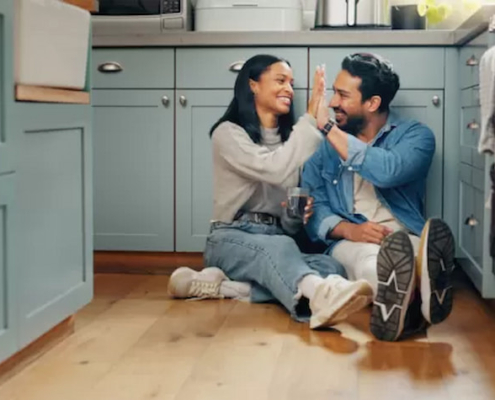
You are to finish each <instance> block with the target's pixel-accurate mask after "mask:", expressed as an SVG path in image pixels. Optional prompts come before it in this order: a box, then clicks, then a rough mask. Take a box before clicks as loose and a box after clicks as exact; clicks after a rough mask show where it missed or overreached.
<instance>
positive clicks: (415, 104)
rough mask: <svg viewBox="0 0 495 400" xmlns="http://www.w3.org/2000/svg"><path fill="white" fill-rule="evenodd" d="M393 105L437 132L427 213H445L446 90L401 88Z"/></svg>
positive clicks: (429, 182)
mask: <svg viewBox="0 0 495 400" xmlns="http://www.w3.org/2000/svg"><path fill="white" fill-rule="evenodd" d="M391 109H392V110H393V111H395V112H397V113H398V115H400V116H401V117H403V118H412V119H415V120H417V121H420V122H422V123H424V124H425V125H427V126H428V127H429V128H430V129H431V130H432V131H433V134H434V136H435V143H436V147H435V154H434V156H433V161H432V165H431V167H430V171H429V173H428V178H427V183H426V199H425V217H427V218H430V217H442V215H443V198H442V190H441V185H442V179H443V178H442V176H443V174H442V170H443V140H444V139H443V132H444V130H443V90H399V91H398V92H397V95H396V97H395V99H394V100H393V102H392V104H391Z"/></svg>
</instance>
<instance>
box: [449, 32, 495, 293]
mask: <svg viewBox="0 0 495 400" xmlns="http://www.w3.org/2000/svg"><path fill="white" fill-rule="evenodd" d="M493 45H495V33H493V32H492V33H489V32H488V31H487V32H485V33H483V34H481V35H479V36H478V37H476V38H474V39H473V40H472V41H471V42H469V43H467V44H466V45H465V46H464V47H462V48H461V49H460V50H459V53H458V71H459V75H460V79H459V83H458V97H459V108H458V109H459V112H458V119H457V120H458V124H459V127H458V131H459V135H458V140H457V142H456V143H457V147H458V149H459V150H458V154H459V161H460V163H459V167H458V186H457V190H458V193H457V195H458V196H459V206H458V210H457V212H458V220H457V223H458V232H459V238H458V247H459V250H458V253H459V254H458V262H459V264H460V265H461V266H462V268H463V269H464V271H465V272H466V274H467V276H468V277H469V279H470V280H471V281H472V282H473V284H474V286H475V287H476V288H477V289H478V290H479V292H480V293H481V295H482V296H483V297H486V298H495V274H494V263H493V259H492V258H491V256H490V252H489V235H490V219H491V210H490V208H489V207H487V203H489V200H490V193H491V180H490V167H491V165H492V163H493V156H490V155H485V154H480V153H479V152H478V143H479V139H480V127H481V115H480V99H479V84H480V81H479V60H480V59H481V57H482V55H483V53H484V52H485V51H486V50H487V49H488V48H489V47H490V46H493Z"/></svg>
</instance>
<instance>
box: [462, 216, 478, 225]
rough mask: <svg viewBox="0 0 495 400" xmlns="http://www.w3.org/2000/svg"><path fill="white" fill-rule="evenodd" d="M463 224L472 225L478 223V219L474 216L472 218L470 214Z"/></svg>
mask: <svg viewBox="0 0 495 400" xmlns="http://www.w3.org/2000/svg"><path fill="white" fill-rule="evenodd" d="M464 225H468V226H471V227H474V226H476V225H478V220H477V219H476V218H474V216H472V215H471V216H470V217H467V218H466V221H464Z"/></svg>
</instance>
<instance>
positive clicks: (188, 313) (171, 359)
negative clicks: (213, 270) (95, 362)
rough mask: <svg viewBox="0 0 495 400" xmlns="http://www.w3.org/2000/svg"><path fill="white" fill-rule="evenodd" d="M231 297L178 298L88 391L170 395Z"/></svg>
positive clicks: (141, 398) (95, 397)
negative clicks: (198, 299) (197, 299)
mask: <svg viewBox="0 0 495 400" xmlns="http://www.w3.org/2000/svg"><path fill="white" fill-rule="evenodd" d="M233 306H234V302H233V301H228V300H227V301H211V302H207V301H205V302H187V301H177V302H175V303H174V304H173V305H172V306H171V307H170V308H169V309H168V310H167V313H166V314H165V315H163V316H162V317H161V318H160V319H159V320H158V321H157V322H156V323H155V324H154V325H153V326H152V327H151V328H150V329H149V330H148V331H147V332H146V333H145V334H144V335H143V336H142V337H141V339H140V340H139V341H138V342H137V343H136V344H135V345H134V346H133V347H132V348H131V349H130V351H129V352H128V353H127V354H126V355H125V357H123V358H122V359H121V360H120V362H119V363H118V364H117V365H115V366H114V368H112V370H111V371H110V372H109V373H108V374H107V375H106V376H105V377H104V378H103V379H101V380H100V382H98V384H97V385H96V386H95V387H94V389H92V390H91V391H90V393H89V396H88V398H90V399H92V400H108V399H119V400H145V399H150V398H157V399H160V400H169V399H170V400H172V399H174V398H175V396H176V394H177V392H178V391H179V389H180V388H181V387H182V385H183V384H184V382H185V381H186V379H187V378H188V377H189V375H190V374H191V371H192V370H193V368H194V366H195V365H196V363H197V362H198V360H199V359H200V357H201V355H202V354H203V353H204V352H205V350H206V349H207V348H208V346H209V345H210V343H211V342H212V340H213V338H215V335H216V334H217V332H218V330H219V329H220V327H221V326H222V325H223V323H224V321H225V319H226V318H227V316H228V314H229V312H230V311H231V310H232V308H233Z"/></svg>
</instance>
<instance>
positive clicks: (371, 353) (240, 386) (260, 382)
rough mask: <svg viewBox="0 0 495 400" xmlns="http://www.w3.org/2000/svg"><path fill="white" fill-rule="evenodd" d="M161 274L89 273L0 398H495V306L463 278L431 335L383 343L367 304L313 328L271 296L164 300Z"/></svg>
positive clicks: (372, 399) (459, 399)
mask: <svg viewBox="0 0 495 400" xmlns="http://www.w3.org/2000/svg"><path fill="white" fill-rule="evenodd" d="M167 280H168V277H167V276H153V275H119V274H99V275H96V279H95V291H96V296H95V298H94V301H93V302H92V303H91V304H90V305H88V306H87V307H86V308H84V309H83V310H82V311H81V312H80V313H79V314H78V315H77V316H76V322H75V323H76V331H75V333H74V334H73V335H72V336H70V337H69V338H67V339H65V340H64V341H63V342H62V343H60V344H58V345H57V346H56V347H54V348H53V349H52V350H50V351H49V352H48V353H46V354H45V355H44V356H42V357H41V358H39V359H38V360H37V361H36V362H35V363H33V364H32V365H31V366H29V367H28V368H27V369H26V370H24V371H22V372H21V373H20V374H18V375H16V376H15V377H13V378H12V379H10V380H8V381H7V382H5V383H4V384H3V385H2V386H0V399H2V400H69V399H70V400H83V399H84V400H144V399H170V400H172V399H174V400H233V399H235V400H242V399H246V400H248V399H249V400H262V399H274V400H282V399H297V400H302V399H303V398H308V399H311V400H317V399H325V400H339V399H346V400H351V399H352V400H354V399H356V400H357V399H359V400H386V399H393V400H409V399H411V400H412V399H413V398H419V399H429V400H436V399H442V400H443V399H458V400H466V399H468V397H469V398H471V399H476V400H481V399H486V400H493V399H495V340H494V338H495V315H494V313H493V311H492V309H491V308H490V307H489V306H488V305H487V304H486V303H484V302H482V301H481V300H480V299H479V298H478V296H477V295H476V294H475V292H474V291H473V290H472V289H471V288H470V287H469V286H467V287H465V288H460V289H457V290H456V296H455V307H454V311H453V313H452V315H451V318H449V319H448V320H447V321H446V322H445V323H443V324H441V325H438V326H435V327H433V328H431V329H430V330H429V332H428V335H427V337H420V338H417V339H416V340H414V341H412V340H410V341H406V342H402V343H381V342H377V341H374V340H373V338H372V337H371V336H370V335H369V332H368V320H369V310H366V311H363V312H361V313H359V314H357V315H355V316H354V317H353V318H352V319H351V320H350V321H349V322H347V323H345V324H341V325H339V326H337V327H336V328H337V329H336V330H334V331H324V332H321V331H320V332H316V331H310V330H309V329H308V327H307V325H305V324H298V323H295V322H293V321H291V320H290V318H289V317H288V315H287V314H286V312H285V311H284V310H282V309H281V308H279V307H278V306H275V305H254V304H247V303H242V302H237V301H231V300H218V301H217V300H210V301H174V300H170V299H168V298H167V295H166V290H165V289H166V286H167Z"/></svg>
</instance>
